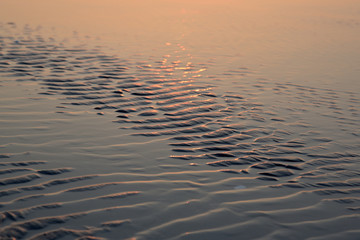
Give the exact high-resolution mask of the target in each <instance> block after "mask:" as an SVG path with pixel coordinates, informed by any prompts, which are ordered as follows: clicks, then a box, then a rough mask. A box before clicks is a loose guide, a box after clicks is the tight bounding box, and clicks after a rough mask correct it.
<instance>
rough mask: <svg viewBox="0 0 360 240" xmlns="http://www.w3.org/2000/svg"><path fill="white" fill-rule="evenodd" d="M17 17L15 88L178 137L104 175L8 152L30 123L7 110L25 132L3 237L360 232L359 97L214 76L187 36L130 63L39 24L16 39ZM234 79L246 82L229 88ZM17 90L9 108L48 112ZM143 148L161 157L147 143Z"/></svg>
mask: <svg viewBox="0 0 360 240" xmlns="http://www.w3.org/2000/svg"><path fill="white" fill-rule="evenodd" d="M8 25H9V26H8ZM13 27H14V26H13V24H7V25H6V26H4V25H3V26H2V29H1V31H2V32H4V33H6V34H8V36H7V35H5V34H4V35H3V36H2V37H0V46H1V54H0V84H1V88H2V91H6V89H7V87H8V89H10V86H12V87H13V86H14V82H15V83H18V84H19V85H20V86H21V84H34V85H35V86H37V87H38V88H39V91H38V94H39V96H41V97H42V98H45V99H57V100H60V101H61V102H62V104H61V105H58V106H56V107H55V106H54V110H53V111H55V112H56V113H57V114H59V115H64V116H67V117H70V118H71V117H73V118H74V119H75V120H74V121H76V119H77V118H78V117H79V116H78V115H77V113H74V112H71V109H80V110H79V111H88V112H91V113H94V115H95V114H97V115H98V116H97V117H98V118H102V117H103V116H104V117H105V116H107V115H111V116H113V118H111V119H112V121H113V122H114V123H116V125H115V126H116V127H117V128H118V129H116V128H115V127H114V130H113V131H114V132H115V131H121V132H122V133H124V135H123V137H122V138H123V139H125V140H126V139H127V138H128V139H131V140H129V142H126V141H125V143H124V144H123V145H125V146H128V145H131V146H133V145H137V144H138V145H141V146H148V145H149V146H150V147H148V148H151V146H152V145H151V144H152V143H153V142H156V141H158V142H166V144H167V145H168V147H169V151H171V152H172V153H171V154H168V151H167V149H164V150H163V156H161V158H160V159H151V156H149V157H148V158H149V159H148V161H150V162H151V163H150V164H148V165H147V164H144V166H143V168H128V169H127V168H124V169H122V170H119V169H111V167H109V168H107V171H101V170H99V171H98V172H96V171H97V170H95V173H94V170H92V171H90V170H86V169H81V168H78V167H76V166H77V165H76V164H73V165H72V164H68V166H65V164H64V165H63V166H59V165H61V164H59V163H53V162H52V161H51V159H47V160H42V159H41V156H42V155H41V154H39V155H37V156H40V158H39V160H34V159H31V158H32V157H31V156H28V155H26V154H21V155H19V154H16V153H12V152H10V151H8V149H9V148H10V147H11V144H8V143H6V141H14V144H17V146H19V151H25V150H23V149H27V148H28V146H27V145H26V144H24V143H21V141H22V140H21V139H22V138H25V135H26V134H25V133H24V132H26V131H27V130H28V129H27V127H26V126H25V125H26V124H25V123H23V122H22V121H19V120H18V119H17V116H15V117H14V116H13V115H11V116H12V117H10V115H9V114H8V113H7V112H6V114H5V115H4V116H6V118H4V119H3V120H1V124H4V125H2V127H1V129H2V130H4V132H5V130H7V129H6V126H8V125H9V124H10V123H11V122H12V121H15V123H16V124H17V126H20V130H19V131H21V132H22V133H21V134H19V136H12V135H11V136H10V135H8V136H4V137H3V138H2V140H1V144H3V145H0V150H1V154H0V185H1V186H2V188H1V191H0V222H1V225H0V227H1V228H0V238H1V239H62V238H63V239H238V238H239V237H240V236H246V238H248V239H257V238H267V239H339V237H344V239H358V237H359V236H360V232H359V230H358V224H357V223H358V222H359V218H360V215H359V209H360V207H359V202H360V195H359V194H360V187H359V186H360V177H359V176H360V172H359V163H358V162H359V161H358V160H359V156H360V152H359V149H360V144H359V141H358V140H359V136H360V132H359V129H360V121H359V107H360V104H359V103H360V98H359V95H358V94H357V93H354V92H343V91H337V90H332V89H326V88H316V87H308V86H302V85H301V84H299V85H297V84H294V83H278V82H276V81H272V80H268V79H264V78H258V77H257V76H256V74H255V73H254V72H253V71H251V70H249V69H248V68H246V67H240V68H238V69H231V70H229V71H225V73H221V74H219V76H212V77H210V76H208V75H206V71H207V69H208V68H209V67H210V65H207V64H204V63H203V64H196V63H192V62H190V61H184V60H183V58H184V57H183V56H180V54H179V51H180V52H181V51H182V49H183V47H182V46H181V45H180V44H179V45H176V46H175V47H174V48H175V49H173V50H172V51H173V52H174V54H173V53H171V54H169V55H166V56H161V57H159V59H158V60H144V59H143V60H141V61H139V60H134V59H127V60H124V59H121V57H117V56H110V55H107V54H104V53H102V52H101V51H100V50H89V49H86V47H76V48H69V47H65V46H64V45H61V44H58V43H56V42H49V41H47V40H45V39H43V38H42V37H41V36H38V35H36V32H34V33H33V35H31V34H30V35H25V36H22V35H20V37H14V36H13V35H12V34H13V33H12V32H11V31H12V30H9V29H11V28H13ZM14 31H15V30H14ZM4 36H7V37H4ZM179 49H180V50H179ZM177 54H178V55H177ZM229 79H237V80H238V83H236V84H234V86H230V87H228V86H225V87H224V86H223V85H226V84H225V83H227V82H230V81H228V80H229ZM4 89H5V90H4ZM3 99H5V100H7V101H9V102H10V103H9V104H10V106H9V107H8V108H7V109H11V108H14V109H15V108H20V109H22V110H23V111H24V112H25V113H26V112H27V113H28V115H31V116H32V115H33V114H34V110H33V109H30V110H29V109H26V108H27V106H29V105H26V102H27V101H28V99H22V100H19V99H18V98H17V97H16V96H14V97H7V98H3ZM38 111H40V110H38ZM41 117H42V115H41V114H39V115H36V114H35V116H32V118H34V119H35V120H34V119H32V120H31V121H35V122H36V121H40V120H41ZM57 121H58V120H57ZM29 128H31V127H29ZM31 129H33V128H31ZM35 130H36V131H37V133H36V134H37V135H41V136H44V135H46V134H45V133H41V131H48V130H47V129H42V128H38V129H36V128H35ZM22 134H23V135H22ZM29 134H31V133H29ZM36 134H34V135H33V136H34V139H36V136H37V135H36ZM52 134H53V135H50V137H51V138H55V137H58V136H61V135H59V134H60V133H52ZM31 136H32V135H31ZM73 137H74V138H75V134H73ZM106 137H107V136H99V138H98V139H97V140H99V143H97V145H96V146H93V147H94V149H95V150H93V151H95V152H96V149H97V147H98V151H99V152H100V150H99V149H105V151H107V150H110V149H111V147H114V146H113V145H111V146H110V147H109V146H105V145H106V144H105V143H104V144H103V145H101V140H103V139H104V138H106ZM134 139H136V141H138V142H132V141H134ZM62 140H63V141H70V140H69V139H65V140H64V139H62ZM16 141H19V142H18V143H16ZM54 141H55V140H54ZM77 141H80V140H79V138H75V140H73V141H72V142H71V141H70V144H75V145H76V143H77ZM83 141H85V140H83ZM20 143H21V144H22V145H21V144H20ZM33 144H34V145H35V143H33ZM42 144H44V143H42ZM30 145H31V144H30ZM114 145H115V144H114ZM30 147H31V146H30ZM85 150H88V149H85ZM85 150H84V151H85ZM88 151H90V150H88ZM138 152H139V154H140V153H141V154H144V155H146V154H147V153H146V148H145V147H144V149H141V148H139V149H138ZM109 154H110V153H109ZM116 154H119V153H116ZM116 154H115V153H114V155H116ZM99 155H101V154H99ZM127 156H130V155H126V157H127ZM117 157H118V155H116V156H114V157H113V158H117ZM73 160H74V161H77V160H76V159H75V157H74V159H73ZM104 161H105V160H103V159H100V160H99V163H97V164H98V167H99V169H100V166H101V165H104V163H105V162H104ZM156 161H160V164H159V165H157V162H156ZM67 163H68V162H67ZM55 165H56V166H55ZM84 165H85V164H84ZM149 166H150V167H149Z"/></svg>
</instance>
